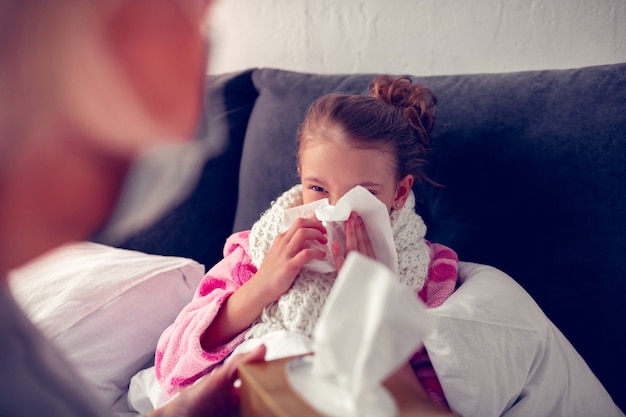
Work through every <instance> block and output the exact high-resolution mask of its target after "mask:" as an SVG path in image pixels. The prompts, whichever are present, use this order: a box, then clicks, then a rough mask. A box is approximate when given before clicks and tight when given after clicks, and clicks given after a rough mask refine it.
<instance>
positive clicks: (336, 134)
mask: <svg viewBox="0 0 626 417" xmlns="http://www.w3.org/2000/svg"><path fill="white" fill-rule="evenodd" d="M370 89H371V93H370V95H369V96H362V95H348V94H329V95H326V96H323V97H321V98H319V99H318V100H316V101H315V102H314V103H313V104H312V106H311V108H310V109H309V111H308V113H307V115H306V117H305V120H304V122H303V123H302V125H301V126H300V129H299V132H298V173H299V175H300V179H301V184H298V185H296V186H294V187H293V188H292V189H290V190H288V191H286V192H285V193H284V194H283V195H281V196H280V197H279V198H278V199H277V200H276V201H275V202H274V203H273V204H272V206H271V208H270V209H269V210H268V211H267V212H265V213H264V214H263V215H262V217H261V218H260V220H259V221H258V222H257V223H256V224H255V225H254V226H253V227H252V230H250V231H244V232H240V233H236V234H234V235H232V236H231V237H230V238H229V239H228V240H227V242H226V245H225V248H224V254H225V258H224V259H223V260H222V261H221V262H220V263H218V264H217V265H216V266H215V267H213V268H212V269H211V270H210V271H209V272H208V273H207V274H206V276H205V278H204V280H203V282H202V283H201V284H200V286H199V287H198V290H197V292H196V295H195V297H194V299H193V300H192V301H191V302H190V304H189V305H188V306H187V307H186V308H185V309H184V310H183V312H182V313H181V314H180V315H179V317H178V318H177V320H176V322H175V323H174V324H172V325H171V326H170V327H169V328H168V329H167V330H166V331H165V332H164V334H163V335H162V337H161V339H160V341H159V344H158V348H157V353H156V363H155V370H156V375H157V379H158V380H159V382H160V384H161V385H162V387H163V389H164V390H165V392H166V393H167V394H169V395H171V394H174V393H175V392H177V391H178V390H180V389H181V388H182V387H184V386H186V385H188V384H190V383H192V382H193V381H195V380H196V379H197V378H199V377H200V376H202V375H203V374H206V373H207V372H210V371H211V370H212V369H213V368H214V367H215V366H216V365H217V364H219V363H220V362H222V361H223V360H224V359H225V358H226V357H227V356H229V355H230V354H231V353H232V352H233V350H234V349H235V348H236V347H237V346H238V345H239V344H240V343H242V342H243V341H244V340H246V339H250V338H258V337H262V336H265V335H268V334H270V333H272V332H274V331H288V332H291V333H294V334H297V335H302V336H304V337H311V336H312V334H313V330H314V326H315V323H316V321H317V319H318V317H319V314H320V312H321V308H322V306H323V304H324V301H325V299H326V296H327V295H328V293H329V291H330V289H331V287H332V284H333V282H334V280H335V277H336V272H331V273H319V272H314V271H310V270H306V269H303V268H302V267H303V266H304V265H305V264H306V263H307V262H309V261H312V260H315V259H322V258H324V256H325V254H324V252H323V251H322V250H319V249H315V248H314V247H311V245H307V244H306V243H307V242H314V241H317V242H319V243H322V244H324V243H326V242H327V238H326V236H325V230H324V227H323V226H322V224H321V222H320V221H318V220H317V219H315V218H300V219H298V220H296V221H295V222H294V223H293V224H292V226H291V227H290V228H289V229H287V230H286V231H285V232H282V233H281V230H280V227H281V223H282V214H283V211H284V210H285V209H287V208H291V207H294V206H298V205H302V204H306V203H310V202H313V201H316V200H320V199H322V198H328V200H329V203H330V204H334V203H336V202H337V200H338V199H339V198H341V197H342V196H343V195H344V194H345V193H346V192H347V191H349V190H350V189H352V188H353V187H355V186H356V185H360V186H362V187H365V188H366V189H368V190H369V191H370V192H371V193H372V194H373V195H374V196H376V198H378V199H379V200H380V201H381V202H383V203H384V204H385V205H386V206H387V210H388V212H389V220H390V222H391V226H392V230H393V236H394V243H395V246H396V252H397V254H398V272H399V278H400V280H401V281H402V282H403V283H404V284H405V285H407V286H408V287H410V288H411V289H412V290H413V291H414V292H415V294H416V296H419V297H420V298H421V299H422V300H423V301H424V302H425V303H426V305H427V306H428V307H435V306H438V305H440V304H441V303H442V302H443V301H444V300H445V299H446V298H447V297H448V296H449V295H450V294H451V293H452V292H453V291H454V289H455V286H456V281H457V263H458V259H457V256H456V254H455V253H454V252H453V251H452V250H450V249H448V248H446V247H444V246H441V245H437V244H431V243H429V242H427V241H426V240H425V239H424V236H425V234H426V227H425V225H424V222H423V221H422V219H421V217H420V216H419V215H417V214H416V213H415V211H414V208H415V198H414V195H413V192H412V191H411V190H412V187H413V184H414V181H423V180H425V181H430V180H429V179H428V178H427V177H426V176H425V174H424V172H423V167H424V165H425V163H426V161H427V157H428V152H429V148H430V134H431V131H432V128H433V124H434V121H435V115H434V110H435V104H436V99H435V97H434V96H433V94H432V92H431V91H430V90H429V89H427V88H425V87H423V86H421V85H419V84H414V83H412V82H411V80H410V79H408V78H392V77H390V76H380V77H377V78H376V79H375V80H374V81H373V82H372V83H371V86H370ZM351 250H356V251H359V252H361V253H363V254H365V255H367V256H370V257H374V254H373V251H372V247H371V244H370V240H369V237H368V234H367V230H366V228H365V225H364V223H363V221H362V219H361V218H360V217H359V216H358V213H352V215H351V216H350V218H349V219H348V221H347V223H346V249H345V252H344V251H342V250H341V249H340V248H339V246H338V245H333V255H334V258H335V263H336V266H337V270H339V269H340V268H341V266H342V264H343V261H344V259H345V256H346V254H347V253H348V252H349V251H351ZM410 362H411V366H412V367H413V371H414V372H415V374H416V376H417V377H418V379H419V380H420V381H421V382H422V385H423V386H424V388H425V389H426V392H427V393H428V394H429V395H430V396H431V398H432V399H433V400H435V401H436V402H438V403H439V404H442V405H445V406H447V404H446V402H445V397H444V394H443V391H442V389H441V386H440V384H439V383H438V381H437V377H436V375H435V372H434V370H433V368H432V366H431V365H430V361H429V359H428V356H427V353H426V352H425V351H424V350H422V351H421V352H417V353H416V354H415V355H414V356H413V358H412V359H411V361H410Z"/></svg>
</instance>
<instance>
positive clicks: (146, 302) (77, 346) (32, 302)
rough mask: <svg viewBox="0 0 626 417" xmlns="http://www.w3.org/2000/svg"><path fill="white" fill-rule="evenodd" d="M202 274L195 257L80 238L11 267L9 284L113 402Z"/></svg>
mask: <svg viewBox="0 0 626 417" xmlns="http://www.w3.org/2000/svg"><path fill="white" fill-rule="evenodd" d="M203 275H204V266H203V265H201V264H199V263H197V262H195V261H193V260H191V259H187V258H180V257H171V256H159V255H148V254H145V253H142V252H137V251H130V250H125V249H117V248H112V247H109V246H104V245H99V244H95V243H91V242H79V243H73V244H69V245H65V246H62V247H60V248H58V249H56V250H53V251H51V252H49V253H47V254H46V255H44V256H42V257H40V258H38V259H36V260H34V261H32V262H31V263H29V264H27V265H25V266H23V267H21V268H19V269H16V270H13V271H12V272H11V273H10V274H9V279H10V281H9V282H10V285H11V290H12V292H13V294H14V295H15V298H16V300H17V302H18V303H19V304H20V305H21V306H22V308H23V309H24V311H25V312H26V314H27V315H28V316H29V317H30V318H31V320H33V322H34V323H35V324H36V325H37V326H38V327H39V328H40V329H41V331H42V332H43V333H44V334H45V335H46V336H47V337H49V338H50V339H51V340H52V341H53V342H54V343H55V344H56V345H57V346H58V347H59V348H60V349H61V350H62V351H63V352H64V354H65V355H66V356H67V358H68V359H69V360H70V362H71V363H73V364H74V365H75V366H76V368H77V370H78V372H79V373H80V374H82V375H83V376H84V377H85V378H87V379H88V380H89V381H91V382H92V383H93V384H94V385H95V386H96V387H97V388H98V390H99V392H100V393H101V394H102V399H103V400H104V401H105V403H106V404H108V405H109V406H113V404H114V403H115V401H116V400H117V399H118V398H120V397H121V396H122V395H123V394H125V392H126V391H127V389H128V384H129V382H130V379H131V377H132V376H133V375H134V374H135V373H137V372H138V371H139V370H140V369H141V368H143V367H144V366H146V364H147V363H149V361H150V360H151V359H152V358H153V355H154V351H155V349H156V343H157V341H158V338H159V336H160V335H161V333H162V332H163V330H165V328H166V327H167V326H168V325H169V324H171V323H172V322H173V321H174V319H175V317H176V315H177V314H178V313H179V312H180V310H181V309H182V308H183V307H184V306H185V305H186V304H187V303H188V302H189V301H190V300H191V298H192V296H193V293H194V291H195V289H196V287H197V286H198V284H199V282H200V280H201V279H202V277H203Z"/></svg>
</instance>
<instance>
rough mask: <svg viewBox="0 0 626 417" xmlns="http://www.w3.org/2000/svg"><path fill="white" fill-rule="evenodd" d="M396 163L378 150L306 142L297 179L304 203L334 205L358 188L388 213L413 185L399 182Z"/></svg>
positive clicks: (410, 178) (408, 181)
mask: <svg viewBox="0 0 626 417" xmlns="http://www.w3.org/2000/svg"><path fill="white" fill-rule="evenodd" d="M394 162H395V161H393V158H392V156H391V155H390V154H389V153H385V152H382V151H381V150H379V149H363V148H358V147H354V146H351V145H349V144H346V143H345V142H344V141H336V140H327V141H312V142H308V143H307V144H306V145H305V146H304V147H303V148H302V149H301V150H300V166H299V171H300V179H301V181H302V197H303V200H304V201H303V202H304V203H305V204H306V203H310V202H313V201H316V200H320V199H322V198H328V200H329V203H330V204H333V205H334V204H335V203H336V202H337V200H339V199H340V198H341V197H342V196H343V195H344V194H345V193H347V192H348V191H350V190H351V189H352V188H353V187H355V186H357V185H360V186H362V187H364V188H366V189H368V190H369V191H370V192H371V193H372V194H373V195H375V196H376V198H378V199H379V200H380V201H382V202H383V203H384V204H385V205H386V206H387V210H388V211H389V212H391V210H392V209H394V210H398V209H399V208H401V207H402V206H403V205H404V202H405V201H406V198H407V197H408V193H409V191H410V190H411V186H412V185H413V176H412V175H407V176H406V177H404V178H402V179H401V180H400V181H397V180H396V176H395V163H394Z"/></svg>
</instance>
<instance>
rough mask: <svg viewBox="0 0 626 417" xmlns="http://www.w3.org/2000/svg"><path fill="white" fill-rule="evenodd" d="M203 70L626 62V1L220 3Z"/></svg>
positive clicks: (486, 68)
mask: <svg viewBox="0 0 626 417" xmlns="http://www.w3.org/2000/svg"><path fill="white" fill-rule="evenodd" d="M210 24H211V27H212V34H213V42H214V44H213V51H212V55H211V62H210V72H212V73H222V72H229V71H236V70H241V69H246V68H251V67H275V68H282V69H288V70H295V71H305V72H320V73H343V72H348V73H353V72H390V73H396V74H399V73H410V74H416V75H432V74H458V73H476V72H509V71H518V70H529V69H553V68H575V67H581V66H587V65H596V64H608V63H616V62H626V0H217V4H216V6H215V10H214V13H213V14H212V18H211V21H210Z"/></svg>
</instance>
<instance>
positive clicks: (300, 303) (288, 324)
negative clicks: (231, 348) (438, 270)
mask: <svg viewBox="0 0 626 417" xmlns="http://www.w3.org/2000/svg"><path fill="white" fill-rule="evenodd" d="M301 204H302V186H301V185H296V186H294V187H293V188H291V189H290V190H288V191H286V192H285V193H283V194H282V195H281V196H280V197H279V198H278V199H277V200H276V201H275V202H273V203H272V205H271V207H270V208H269V209H268V210H267V211H266V212H265V213H264V214H263V215H262V216H261V218H260V220H259V221H257V222H256V223H255V224H254V226H253V227H252V230H251V232H250V253H251V257H252V263H253V264H254V265H255V266H256V267H257V268H259V267H260V266H261V264H262V263H263V260H264V259H265V256H266V255H267V253H268V251H269V250H270V247H271V246H272V243H273V242H274V238H275V237H276V236H277V235H278V234H279V233H281V231H282V230H281V228H282V224H283V212H284V210H285V209H287V208H291V207H295V206H298V205H301ZM391 227H392V231H393V238H394V242H395V245H396V252H397V253H398V272H399V278H400V282H402V283H403V284H405V285H406V286H407V287H409V288H411V289H412V290H413V291H415V293H416V294H417V293H418V292H419V291H420V290H421V289H422V287H423V286H424V282H425V280H426V277H427V275H428V268H429V264H430V251H429V248H428V246H427V245H426V241H425V240H424V236H425V235H426V225H425V224H424V221H423V220H422V218H421V217H420V216H419V215H418V214H417V213H415V197H414V195H413V193H412V192H411V194H410V195H409V198H408V199H407V202H406V204H405V205H404V207H403V208H402V209H400V210H397V211H394V212H393V213H392V215H391ZM336 276H337V272H329V273H320V272H314V271H308V270H302V271H300V274H299V275H298V277H297V278H296V279H295V281H294V283H293V285H292V286H291V288H290V289H289V290H288V291H287V292H286V293H284V294H283V295H282V296H281V297H280V298H279V299H278V300H277V301H275V302H274V303H272V304H270V305H268V306H267V307H265V309H264V310H263V312H262V313H261V315H260V316H259V317H258V318H257V320H256V321H255V323H254V324H253V326H252V327H251V329H250V330H249V331H248V333H247V334H246V338H251V337H260V336H262V335H263V334H266V333H269V332H272V331H275V330H287V331H291V332H295V333H299V334H302V335H305V336H308V337H312V335H313V330H314V329H315V324H316V322H317V319H318V318H319V316H320V313H321V311H322V307H323V305H324V302H325V301H326V298H327V296H328V293H329V292H330V289H331V287H332V285H333V283H334V282H335V278H336Z"/></svg>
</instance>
